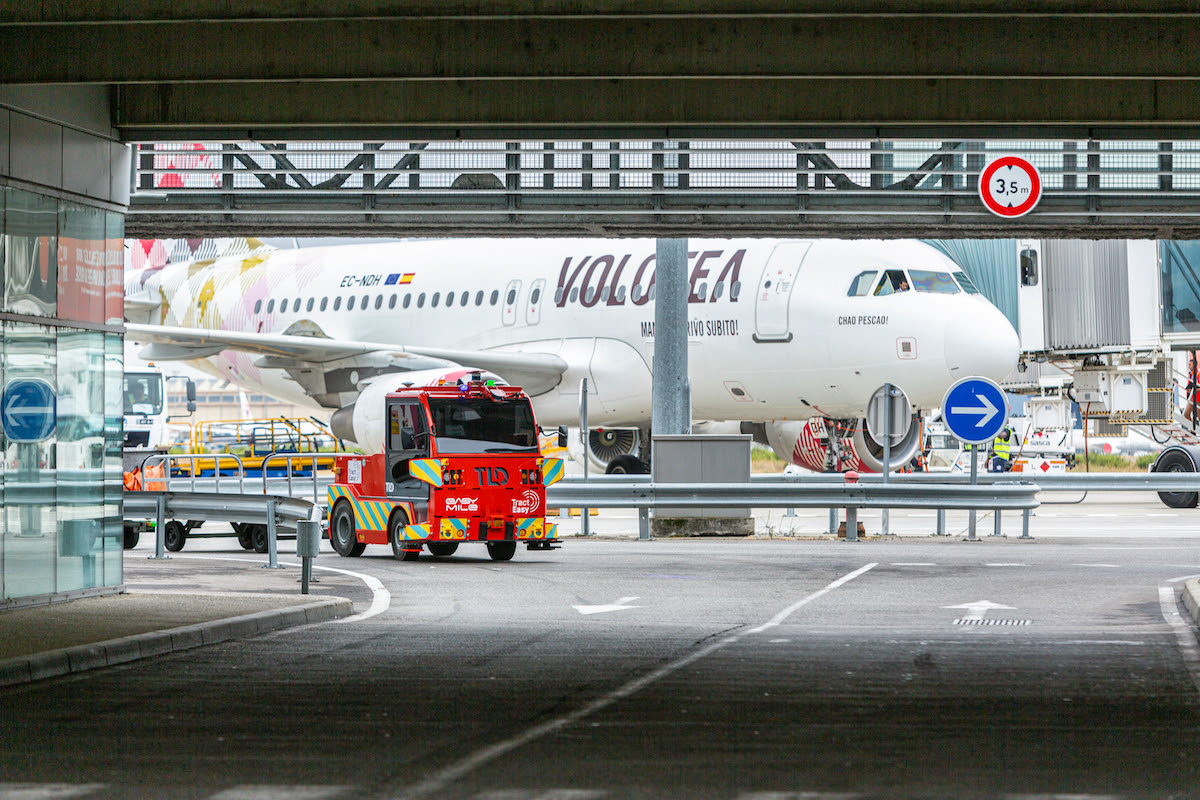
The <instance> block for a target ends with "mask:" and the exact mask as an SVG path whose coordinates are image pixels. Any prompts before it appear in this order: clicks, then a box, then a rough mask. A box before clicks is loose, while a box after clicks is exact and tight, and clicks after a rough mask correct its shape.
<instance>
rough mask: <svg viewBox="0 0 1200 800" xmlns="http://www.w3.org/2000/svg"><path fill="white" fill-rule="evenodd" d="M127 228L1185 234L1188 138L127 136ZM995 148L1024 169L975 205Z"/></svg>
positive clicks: (157, 231)
mask: <svg viewBox="0 0 1200 800" xmlns="http://www.w3.org/2000/svg"><path fill="white" fill-rule="evenodd" d="M135 147H136V154H135V158H134V175H133V187H132V197H131V202H130V211H129V215H128V216H127V218H126V235H128V236H132V237H139V238H155V237H160V238H170V237H173V236H178V235H180V234H181V232H184V231H186V232H188V233H190V234H192V235H223V236H229V235H255V236H270V235H285V234H287V235H294V234H308V235H316V234H319V233H336V234H338V235H355V234H358V235H361V234H363V233H366V232H370V233H374V234H376V235H380V234H386V233H395V234H402V235H405V236H416V235H429V236H439V235H440V236H446V235H464V234H465V235H475V236H478V235H486V234H489V233H492V234H500V235H505V236H512V235H514V234H522V233H523V234H528V235H544V234H556V235H565V234H572V235H596V234H597V233H608V234H617V233H619V234H622V235H627V236H632V235H648V236H670V235H700V234H706V235H715V236H731V235H736V234H738V233H743V234H745V233H754V234H759V235H769V234H779V235H788V236H796V235H813V234H819V233H826V234H837V235H840V236H847V237H855V236H862V235H864V232H867V231H869V232H870V235H872V236H910V235H927V236H932V235H943V236H944V235H963V236H983V235H1001V236H1008V237H1012V236H1030V235H1041V236H1051V235H1057V236H1082V237H1096V236H1104V237H1107V238H1163V237H1164V236H1165V234H1164V233H1163V232H1164V231H1166V230H1170V231H1171V235H1172V236H1174V237H1179V238H1190V237H1195V236H1200V141H1162V142H1147V141H1117V140H1103V141H1101V140H1094V139H1093V140H1074V141H1044V140H1034V141H968V140H954V141H945V140H943V141H931V140H889V141H869V140H857V141H811V140H805V141H797V140H755V141H712V140H699V141H697V140H693V141H681V140H636V141H629V140H626V141H492V142H476V141H416V142H357V143H355V142H278V143H265V142H252V141H236V142H230V141H226V142H197V143H153V142H147V143H141V144H137V145H135ZM999 155H1020V156H1023V157H1025V158H1027V159H1029V160H1030V161H1031V162H1032V163H1033V164H1034V165H1035V166H1036V167H1037V168H1038V170H1039V171H1040V173H1041V178H1042V186H1043V191H1044V195H1043V198H1042V200H1041V203H1040V205H1039V206H1038V207H1037V209H1035V211H1034V212H1033V213H1030V214H1028V215H1026V216H1025V217H1022V218H1020V219H1000V218H997V217H995V216H994V215H992V214H990V213H989V212H988V211H987V210H986V209H985V208H984V206H983V204H982V202H981V201H980V199H979V196H978V189H977V184H978V180H979V175H980V173H981V172H982V171H983V169H984V167H985V165H986V164H987V162H988V161H989V160H991V159H993V158H995V157H997V156H999Z"/></svg>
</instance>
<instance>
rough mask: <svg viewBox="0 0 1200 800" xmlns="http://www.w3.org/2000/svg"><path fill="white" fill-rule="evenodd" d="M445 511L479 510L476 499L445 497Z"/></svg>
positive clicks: (477, 499)
mask: <svg viewBox="0 0 1200 800" xmlns="http://www.w3.org/2000/svg"><path fill="white" fill-rule="evenodd" d="M446 510H447V511H478V510H479V498H478V497H447V498H446Z"/></svg>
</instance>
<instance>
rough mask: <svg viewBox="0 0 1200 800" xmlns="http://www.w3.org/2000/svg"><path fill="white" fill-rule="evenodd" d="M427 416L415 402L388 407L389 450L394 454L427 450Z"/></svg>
mask: <svg viewBox="0 0 1200 800" xmlns="http://www.w3.org/2000/svg"><path fill="white" fill-rule="evenodd" d="M424 433H425V415H424V414H423V413H422V411H421V407H420V405H418V404H417V403H415V402H408V403H403V402H401V403H395V404H393V405H391V406H389V407H388V439H387V442H388V450H389V451H392V452H401V451H406V452H409V453H412V452H413V451H417V450H423V449H425V446H426V443H425V441H424V437H423V436H422V434H424Z"/></svg>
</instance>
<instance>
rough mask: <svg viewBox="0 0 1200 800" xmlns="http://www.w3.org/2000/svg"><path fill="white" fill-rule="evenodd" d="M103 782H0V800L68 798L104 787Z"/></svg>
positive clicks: (64, 799) (68, 799) (61, 799)
mask: <svg viewBox="0 0 1200 800" xmlns="http://www.w3.org/2000/svg"><path fill="white" fill-rule="evenodd" d="M105 786H106V784H103V783H0V800H70V798H73V797H84V796H86V795H89V794H95V793H96V792H98V791H100V790H101V789H104V788H105Z"/></svg>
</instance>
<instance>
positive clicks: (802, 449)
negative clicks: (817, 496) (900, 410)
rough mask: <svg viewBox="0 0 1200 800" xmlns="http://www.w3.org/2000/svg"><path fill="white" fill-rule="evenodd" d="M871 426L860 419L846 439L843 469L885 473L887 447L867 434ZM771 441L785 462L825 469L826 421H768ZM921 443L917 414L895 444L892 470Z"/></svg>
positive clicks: (915, 452)
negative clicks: (884, 456) (885, 448)
mask: <svg viewBox="0 0 1200 800" xmlns="http://www.w3.org/2000/svg"><path fill="white" fill-rule="evenodd" d="M866 430H867V425H866V422H865V421H864V420H859V421H858V424H857V425H855V426H854V431H853V433H851V434H850V435H848V436H844V437H843V439H842V461H841V464H840V469H842V470H850V469H852V470H856V471H858V472H864V471H865V472H882V471H883V448H882V447H880V446H879V445H877V444H875V442H874V441H873V440H872V439H871V438H870V437H869V436H868V435H867V433H866ZM765 432H766V436H767V443H768V444H769V445H770V446H771V449H772V450H774V451H775V454H776V455H778V456H779V457H780V458H782V459H784V460H785V461H789V462H791V463H793V464H798V465H800V466H802V467H807V468H808V469H811V470H813V471H814V472H821V471H822V470H824V469H825V454H826V450H827V449H828V446H829V436H828V433H827V431H826V426H825V421H824V420H822V419H819V418H813V419H809V420H804V421H802V422H801V421H796V422H768V423H766V425H765ZM920 446H921V420H920V417H919V416H916V415H914V416H913V421H912V425H910V426H909V429H908V433H907V434H906V435H905V437H904V438H903V439H902V440H901V441H900V442H898V443H896V444H894V445H892V452H891V459H890V460H891V463H892V469H897V468H899V467H903V466H905V465H906V464H908V462H909V461H911V460H912V457H913V456H914V455H916V454H917V450H918V449H919V448H920Z"/></svg>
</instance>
